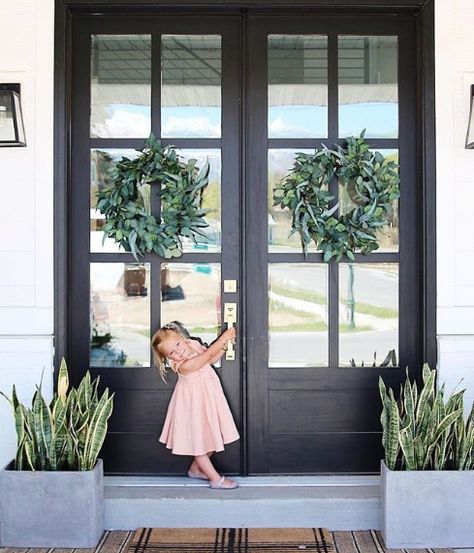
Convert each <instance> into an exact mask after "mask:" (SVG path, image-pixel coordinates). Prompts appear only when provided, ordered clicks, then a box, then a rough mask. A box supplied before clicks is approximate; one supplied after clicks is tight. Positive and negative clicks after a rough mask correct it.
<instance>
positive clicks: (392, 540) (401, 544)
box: [381, 461, 474, 549]
mask: <svg viewBox="0 0 474 553" xmlns="http://www.w3.org/2000/svg"><path fill="white" fill-rule="evenodd" d="M381 477H382V483H381V484H382V535H383V537H384V540H385V545H386V547H387V548H389V549H400V548H435V547H436V548H449V547H474V523H473V511H472V509H473V506H474V471H472V470H423V471H419V470H417V471H394V470H390V469H389V468H388V467H387V465H386V464H385V462H384V461H382V466H381Z"/></svg>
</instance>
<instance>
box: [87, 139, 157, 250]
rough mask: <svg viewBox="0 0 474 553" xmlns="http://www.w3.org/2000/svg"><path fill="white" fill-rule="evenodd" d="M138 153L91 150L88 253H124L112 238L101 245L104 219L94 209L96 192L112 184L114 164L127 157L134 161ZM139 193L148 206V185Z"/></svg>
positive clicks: (102, 149) (124, 150)
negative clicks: (142, 195)
mask: <svg viewBox="0 0 474 553" xmlns="http://www.w3.org/2000/svg"><path fill="white" fill-rule="evenodd" d="M138 154H139V152H137V151H136V150H126V149H111V148H108V149H106V148H101V149H93V150H91V192H90V219H91V235H90V240H91V243H90V251H91V252H124V251H125V250H124V249H123V248H122V246H119V245H118V244H117V243H116V242H115V240H112V238H106V239H105V242H104V244H102V238H103V236H104V233H103V232H102V230H101V229H102V226H103V225H104V221H105V217H104V215H102V213H101V212H100V211H99V210H98V209H97V208H96V206H97V192H98V191H99V190H103V189H104V188H107V187H108V186H110V185H111V183H112V171H113V169H114V167H115V164H116V163H117V162H118V161H120V160H121V159H122V157H127V158H129V159H134V158H136V157H137V156H138ZM140 192H141V193H142V194H144V196H145V197H144V198H143V201H144V204H145V205H147V206H149V205H150V185H145V186H143V187H141V188H140Z"/></svg>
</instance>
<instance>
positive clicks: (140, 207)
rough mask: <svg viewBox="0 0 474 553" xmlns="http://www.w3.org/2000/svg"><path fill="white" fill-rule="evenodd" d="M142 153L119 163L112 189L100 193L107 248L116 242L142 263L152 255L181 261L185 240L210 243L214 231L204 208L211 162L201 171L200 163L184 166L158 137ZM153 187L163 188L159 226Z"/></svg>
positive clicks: (103, 239)
mask: <svg viewBox="0 0 474 553" xmlns="http://www.w3.org/2000/svg"><path fill="white" fill-rule="evenodd" d="M138 151H139V152H140V155H139V156H137V157H136V158H135V159H133V160H131V159H128V158H126V157H122V159H121V160H120V161H119V162H118V163H116V165H115V168H114V171H113V173H112V186H109V187H107V188H103V189H99V191H98V193H97V209H98V210H99V211H100V212H101V213H102V214H103V215H104V216H105V223H104V225H103V226H102V230H103V232H104V235H103V238H102V244H104V242H105V239H106V238H107V237H108V238H112V239H113V240H114V241H115V242H116V243H119V244H120V245H121V246H122V247H123V248H124V249H125V250H126V251H128V252H131V253H132V255H133V257H134V258H135V259H136V260H137V261H138V258H139V256H143V255H145V254H146V253H149V252H155V253H156V254H158V255H160V256H162V257H164V258H166V259H169V258H171V257H179V256H180V255H181V254H182V253H183V248H182V241H181V237H182V236H186V237H187V238H190V239H191V240H193V241H194V242H195V243H199V242H198V238H199V240H200V242H201V243H202V242H205V240H201V238H203V239H206V238H207V236H206V234H205V232H203V230H202V229H204V228H206V227H208V226H209V224H208V223H207V221H206V220H205V216H206V215H207V213H208V212H209V210H208V209H203V208H202V197H203V191H204V190H205V188H206V186H207V185H208V183H209V172H210V166H209V161H208V160H206V162H205V163H204V165H203V166H202V167H201V168H200V169H199V168H198V167H197V166H196V161H197V160H195V159H192V160H189V161H188V162H187V163H184V162H183V161H182V159H181V158H180V156H179V155H178V154H177V152H176V149H175V147H174V146H162V145H161V144H160V142H159V141H158V140H157V139H156V138H155V136H153V134H151V135H150V137H149V138H148V140H147V141H146V143H145V146H144V147H143V148H142V149H141V150H138ZM152 184H158V185H159V187H160V189H159V191H158V195H159V197H160V201H161V218H160V219H159V220H157V219H156V218H155V217H154V216H153V215H150V213H149V212H150V196H151V193H152V188H151V186H152ZM118 206H120V207H118Z"/></svg>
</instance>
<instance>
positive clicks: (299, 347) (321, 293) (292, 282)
mask: <svg viewBox="0 0 474 553" xmlns="http://www.w3.org/2000/svg"><path fill="white" fill-rule="evenodd" d="M268 280H269V289H268V304H269V325H270V327H269V344H270V352H269V362H270V367H323V366H327V364H328V291H327V290H328V282H327V265H324V264H316V263H307V264H295V263H271V264H270V265H269V266H268Z"/></svg>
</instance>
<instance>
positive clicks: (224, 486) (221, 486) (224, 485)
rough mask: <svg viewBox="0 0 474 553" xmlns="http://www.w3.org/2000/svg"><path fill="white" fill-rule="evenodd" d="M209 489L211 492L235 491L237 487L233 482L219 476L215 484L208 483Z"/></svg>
mask: <svg viewBox="0 0 474 553" xmlns="http://www.w3.org/2000/svg"><path fill="white" fill-rule="evenodd" d="M209 487H210V488H212V489H213V490H235V488H238V487H239V485H238V484H237V482H235V481H234V480H231V479H230V478H226V477H225V476H221V478H220V479H219V480H217V481H216V482H210V483H209Z"/></svg>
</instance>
